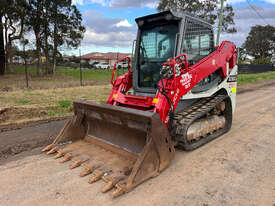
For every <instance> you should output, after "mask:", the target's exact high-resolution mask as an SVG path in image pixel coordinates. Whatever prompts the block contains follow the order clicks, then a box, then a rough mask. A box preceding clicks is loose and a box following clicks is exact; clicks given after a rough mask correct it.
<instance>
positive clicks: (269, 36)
mask: <svg viewBox="0 0 275 206" xmlns="http://www.w3.org/2000/svg"><path fill="white" fill-rule="evenodd" d="M243 47H244V48H245V49H246V52H247V53H248V54H250V55H252V56H254V57H255V58H256V59H258V58H266V57H271V56H272V54H274V53H275V27H273V26H271V25H266V26H261V25H256V26H253V27H251V30H250V32H249V34H248V36H247V37H246V40H245V42H244V44H243Z"/></svg>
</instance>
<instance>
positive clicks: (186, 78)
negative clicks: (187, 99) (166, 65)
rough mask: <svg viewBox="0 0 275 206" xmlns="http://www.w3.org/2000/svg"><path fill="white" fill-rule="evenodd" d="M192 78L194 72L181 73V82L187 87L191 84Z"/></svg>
mask: <svg viewBox="0 0 275 206" xmlns="http://www.w3.org/2000/svg"><path fill="white" fill-rule="evenodd" d="M191 79H192V74H189V73H188V72H187V73H185V74H183V75H181V80H180V83H181V85H182V86H184V87H185V89H187V88H189V87H190V86H191Z"/></svg>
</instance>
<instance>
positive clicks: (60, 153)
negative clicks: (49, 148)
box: [53, 149, 64, 159]
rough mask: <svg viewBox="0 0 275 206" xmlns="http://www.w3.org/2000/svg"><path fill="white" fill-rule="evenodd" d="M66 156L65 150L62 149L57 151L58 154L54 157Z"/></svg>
mask: <svg viewBox="0 0 275 206" xmlns="http://www.w3.org/2000/svg"><path fill="white" fill-rule="evenodd" d="M63 156H64V152H63V151H62V150H61V149H60V150H58V151H57V155H55V156H54V157H53V158H54V159H58V158H60V157H63Z"/></svg>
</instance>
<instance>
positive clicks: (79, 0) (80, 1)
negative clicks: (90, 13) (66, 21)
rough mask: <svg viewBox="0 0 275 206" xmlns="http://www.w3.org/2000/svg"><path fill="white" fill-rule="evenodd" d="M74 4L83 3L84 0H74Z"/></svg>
mask: <svg viewBox="0 0 275 206" xmlns="http://www.w3.org/2000/svg"><path fill="white" fill-rule="evenodd" d="M72 4H74V5H76V4H79V5H83V0H72Z"/></svg>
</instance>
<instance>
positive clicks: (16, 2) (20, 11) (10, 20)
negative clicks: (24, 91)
mask: <svg viewBox="0 0 275 206" xmlns="http://www.w3.org/2000/svg"><path fill="white" fill-rule="evenodd" d="M25 11H26V1H25V0H7V1H6V5H5V13H4V15H3V19H4V22H3V26H4V30H5V33H4V36H5V43H6V45H5V51H6V57H5V60H6V63H5V65H6V70H8V69H10V71H11V72H13V68H12V67H9V64H8V59H10V60H11V58H12V56H11V55H10V54H11V50H12V47H13V42H14V41H15V40H18V39H20V38H21V37H22V35H23V31H24V16H25Z"/></svg>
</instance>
